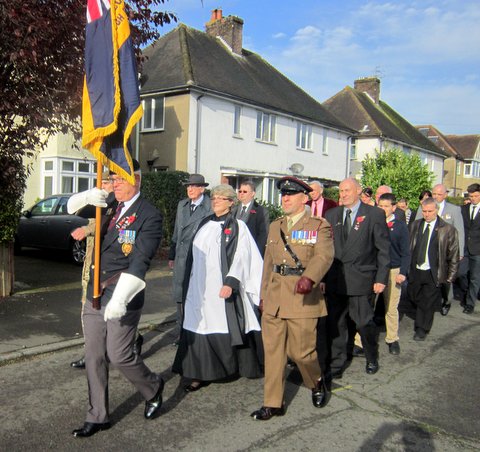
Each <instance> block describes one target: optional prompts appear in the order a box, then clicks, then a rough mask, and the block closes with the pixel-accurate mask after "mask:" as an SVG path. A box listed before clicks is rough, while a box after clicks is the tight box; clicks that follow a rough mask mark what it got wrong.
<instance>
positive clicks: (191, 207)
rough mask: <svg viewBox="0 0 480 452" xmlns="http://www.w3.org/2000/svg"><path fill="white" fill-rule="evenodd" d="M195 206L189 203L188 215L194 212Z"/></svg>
mask: <svg viewBox="0 0 480 452" xmlns="http://www.w3.org/2000/svg"><path fill="white" fill-rule="evenodd" d="M195 207H197V206H196V205H195V204H193V203H192V204H190V215H192V213H193V212H195Z"/></svg>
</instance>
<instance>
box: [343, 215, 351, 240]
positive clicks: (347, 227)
mask: <svg viewBox="0 0 480 452" xmlns="http://www.w3.org/2000/svg"><path fill="white" fill-rule="evenodd" d="M351 213H352V211H351V210H350V209H347V210H346V211H345V221H344V222H343V239H344V240H347V238H348V234H350V229H351V228H352V219H351V218H350V214H351Z"/></svg>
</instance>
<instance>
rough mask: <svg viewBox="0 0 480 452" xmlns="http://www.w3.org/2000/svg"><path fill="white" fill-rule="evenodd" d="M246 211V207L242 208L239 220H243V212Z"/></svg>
mask: <svg viewBox="0 0 480 452" xmlns="http://www.w3.org/2000/svg"><path fill="white" fill-rule="evenodd" d="M246 210H247V206H243V207H242V212H241V213H240V219H241V220H243V219H244V218H245V211H246Z"/></svg>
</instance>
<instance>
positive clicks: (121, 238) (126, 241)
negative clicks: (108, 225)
mask: <svg viewBox="0 0 480 452" xmlns="http://www.w3.org/2000/svg"><path fill="white" fill-rule="evenodd" d="M135 234H136V231H130V230H128V229H121V230H120V231H118V242H119V243H121V244H122V252H123V254H125V256H128V255H129V254H130V253H131V252H132V250H133V245H134V244H135Z"/></svg>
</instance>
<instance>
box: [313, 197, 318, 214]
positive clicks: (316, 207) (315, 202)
mask: <svg viewBox="0 0 480 452" xmlns="http://www.w3.org/2000/svg"><path fill="white" fill-rule="evenodd" d="M317 210H318V206H317V201H313V202H312V217H316V216H318V215H317Z"/></svg>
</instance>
